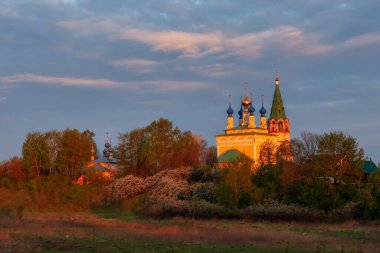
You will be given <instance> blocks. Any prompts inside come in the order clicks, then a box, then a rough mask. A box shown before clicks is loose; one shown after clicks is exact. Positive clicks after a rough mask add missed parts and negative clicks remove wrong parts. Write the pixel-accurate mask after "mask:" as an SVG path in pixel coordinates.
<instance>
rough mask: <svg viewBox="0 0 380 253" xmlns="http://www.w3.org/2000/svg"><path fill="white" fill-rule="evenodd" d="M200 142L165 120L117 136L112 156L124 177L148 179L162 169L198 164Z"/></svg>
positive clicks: (197, 137) (201, 143)
mask: <svg viewBox="0 0 380 253" xmlns="http://www.w3.org/2000/svg"><path fill="white" fill-rule="evenodd" d="M202 145H203V139H202V138H201V137H199V136H195V135H193V134H192V133H191V132H190V131H184V132H182V131H180V130H179V129H178V127H173V124H172V122H170V121H169V120H167V119H159V120H156V121H153V122H152V123H151V124H150V125H148V126H146V127H144V128H137V129H134V130H132V131H130V132H126V133H123V134H120V135H119V142H118V146H117V147H116V150H117V152H116V154H117V157H118V158H119V160H120V164H121V165H122V166H123V168H124V170H125V171H126V173H125V174H129V173H131V174H134V175H138V176H143V177H146V176H151V175H154V174H155V173H157V172H159V171H161V170H164V169H173V168H178V167H181V166H196V165H199V163H200V156H201V150H202Z"/></svg>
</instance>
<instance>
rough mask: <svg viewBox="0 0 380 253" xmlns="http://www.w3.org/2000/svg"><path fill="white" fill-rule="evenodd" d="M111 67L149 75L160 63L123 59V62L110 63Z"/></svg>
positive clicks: (114, 61)
mask: <svg viewBox="0 0 380 253" xmlns="http://www.w3.org/2000/svg"><path fill="white" fill-rule="evenodd" d="M109 63H110V64H111V65H114V66H117V67H121V68H125V69H130V70H134V71H137V72H140V73H148V72H151V71H152V70H153V68H154V67H155V66H157V65H158V62H156V61H152V60H146V59H123V60H113V61H110V62H109Z"/></svg>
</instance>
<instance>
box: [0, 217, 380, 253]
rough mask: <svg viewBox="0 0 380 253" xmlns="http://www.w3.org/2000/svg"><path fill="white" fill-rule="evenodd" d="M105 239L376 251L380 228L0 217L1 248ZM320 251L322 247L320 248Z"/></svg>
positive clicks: (29, 248) (32, 247) (352, 224)
mask: <svg viewBox="0 0 380 253" xmlns="http://www.w3.org/2000/svg"><path fill="white" fill-rule="evenodd" d="M36 237H41V238H70V237H80V238H107V239H110V240H117V239H125V238H128V239H131V240H138V239H143V240H156V241H157V240H158V241H164V242H181V243H193V244H194V243H197V244H209V243H213V244H255V245H262V246H275V247H277V246H278V247H288V246H289V247H296V248H304V249H313V250H318V249H321V248H328V249H331V250H345V251H347V250H355V251H357V252H380V228H379V226H377V225H373V224H372V225H362V224H359V223H356V222H350V223H344V224H303V223H264V222H260V223H251V222H244V221H222V220H215V221H195V222H193V221H192V220H188V219H183V218H174V219H171V220H165V221H149V220H147V221H130V222H126V221H120V220H116V219H104V218H100V217H98V216H96V215H93V214H91V213H69V214H58V213H51V214H49V213H44V214H41V213H35V214H30V213H29V214H27V215H25V217H23V218H21V219H20V218H17V217H16V215H11V216H9V215H4V216H2V217H0V249H1V252H28V251H29V252H30V251H34V250H38V249H39V246H40V245H38V242H37V241H35V240H31V239H30V238H36ZM322 252H323V251H322Z"/></svg>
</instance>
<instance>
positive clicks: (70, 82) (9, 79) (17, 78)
mask: <svg viewBox="0 0 380 253" xmlns="http://www.w3.org/2000/svg"><path fill="white" fill-rule="evenodd" d="M0 82H2V83H25V82H30V83H41V84H53V85H60V86H78V87H96V88H120V87H122V86H123V83H121V82H116V81H112V80H108V79H83V78H73V77H54V76H42V75H35V74H20V75H13V76H6V77H0ZM130 88H134V87H130Z"/></svg>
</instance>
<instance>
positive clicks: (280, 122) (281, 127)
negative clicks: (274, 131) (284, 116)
mask: <svg viewBox="0 0 380 253" xmlns="http://www.w3.org/2000/svg"><path fill="white" fill-rule="evenodd" d="M278 131H280V132H283V131H284V124H283V123H282V121H279V122H278Z"/></svg>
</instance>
